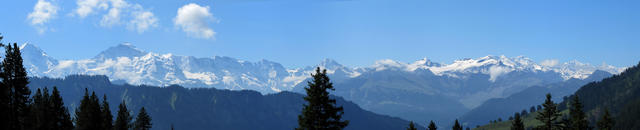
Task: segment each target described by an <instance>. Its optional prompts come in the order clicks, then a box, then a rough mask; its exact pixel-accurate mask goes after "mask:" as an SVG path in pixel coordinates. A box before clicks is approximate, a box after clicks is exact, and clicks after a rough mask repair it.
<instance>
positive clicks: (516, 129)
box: [511, 113, 524, 130]
mask: <svg viewBox="0 0 640 130" xmlns="http://www.w3.org/2000/svg"><path fill="white" fill-rule="evenodd" d="M511 130H524V123H522V119H521V118H520V113H516V114H515V115H514V118H513V122H512V123H511Z"/></svg>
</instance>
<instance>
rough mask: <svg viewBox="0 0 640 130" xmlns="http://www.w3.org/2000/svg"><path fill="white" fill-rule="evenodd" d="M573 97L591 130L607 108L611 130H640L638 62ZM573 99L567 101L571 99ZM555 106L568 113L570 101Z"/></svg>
mask: <svg viewBox="0 0 640 130" xmlns="http://www.w3.org/2000/svg"><path fill="white" fill-rule="evenodd" d="M574 95H577V96H579V97H580V100H581V102H582V104H583V106H584V109H583V110H584V111H585V113H586V114H587V119H588V120H589V122H590V123H591V124H590V125H591V126H592V127H595V122H596V121H598V120H599V119H600V118H601V116H602V115H603V114H604V110H605V109H608V110H609V111H610V112H611V114H612V115H613V118H614V128H613V129H620V130H633V129H640V124H639V122H638V121H639V120H640V109H638V107H640V63H639V64H638V65H636V66H633V67H630V68H627V69H626V70H625V71H624V72H622V73H620V74H617V75H613V76H611V77H608V78H605V79H603V80H602V81H596V82H590V83H588V84H586V85H584V86H582V87H580V89H578V90H577V91H576V92H575V93H574ZM574 95H572V96H574ZM572 96H569V97H568V98H567V99H572ZM540 102H542V100H541V101H540ZM558 104H559V107H558V108H559V109H560V110H561V111H564V112H567V111H568V110H567V107H568V104H569V102H568V101H567V100H564V101H562V102H560V103H558ZM565 114H566V113H565ZM530 115H531V114H530ZM528 118H533V117H528ZM525 120H531V119H525ZM508 123H510V122H509V121H504V122H500V123H494V124H490V125H485V126H482V127H480V128H481V129H483V128H491V129H508V128H509V127H510V125H508ZM534 124H535V123H534ZM525 125H526V124H525ZM529 125H531V124H529Z"/></svg>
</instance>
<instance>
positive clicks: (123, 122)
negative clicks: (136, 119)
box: [113, 101, 132, 130]
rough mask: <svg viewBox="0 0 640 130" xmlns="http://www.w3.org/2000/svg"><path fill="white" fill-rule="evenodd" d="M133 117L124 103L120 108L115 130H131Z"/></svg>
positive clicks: (114, 126)
mask: <svg viewBox="0 0 640 130" xmlns="http://www.w3.org/2000/svg"><path fill="white" fill-rule="evenodd" d="M131 119H132V117H131V115H130V113H129V110H128V109H127V105H126V103H125V102H124V101H122V103H120V106H118V116H117V117H116V121H115V124H114V125H113V128H114V130H129V128H131Z"/></svg>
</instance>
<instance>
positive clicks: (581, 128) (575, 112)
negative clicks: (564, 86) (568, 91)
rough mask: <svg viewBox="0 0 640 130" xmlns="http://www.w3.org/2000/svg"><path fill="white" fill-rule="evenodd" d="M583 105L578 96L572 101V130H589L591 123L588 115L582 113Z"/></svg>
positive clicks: (570, 111) (570, 118)
mask: <svg viewBox="0 0 640 130" xmlns="http://www.w3.org/2000/svg"><path fill="white" fill-rule="evenodd" d="M582 108H583V106H582V103H580V99H579V98H578V95H574V96H573V100H571V107H570V108H569V122H570V124H571V125H570V126H569V128H570V129H572V130H586V129H589V121H587V115H586V114H585V113H584V111H582Z"/></svg>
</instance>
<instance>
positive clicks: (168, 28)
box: [0, 0, 640, 67]
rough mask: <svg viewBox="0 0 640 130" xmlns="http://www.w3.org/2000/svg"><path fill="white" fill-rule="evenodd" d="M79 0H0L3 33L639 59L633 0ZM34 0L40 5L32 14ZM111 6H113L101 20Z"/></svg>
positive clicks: (179, 45)
mask: <svg viewBox="0 0 640 130" xmlns="http://www.w3.org/2000/svg"><path fill="white" fill-rule="evenodd" d="M85 1H87V0H80V1H76V0H40V1H37V0H12V1H2V2H0V3H1V4H2V5H4V6H3V7H2V8H0V16H1V17H2V20H0V33H2V35H3V36H4V37H5V39H4V40H3V42H18V43H24V42H29V43H33V44H36V45H38V46H39V47H41V48H42V49H43V50H45V51H46V52H47V53H48V54H49V55H51V56H53V57H56V58H58V59H85V58H91V57H93V56H95V55H96V54H98V53H99V52H100V51H102V50H105V49H106V48H108V47H110V46H115V45H117V44H120V43H123V42H130V43H132V44H133V45H135V46H137V47H138V48H141V49H144V50H148V51H153V52H159V53H173V54H177V55H191V56H197V57H210V56H215V55H219V56H230V57H234V58H238V59H242V60H249V61H257V60H261V59H267V60H271V61H276V62H279V63H282V64H283V65H284V66H286V67H300V66H307V65H313V64H317V63H318V62H320V61H321V60H322V59H324V58H331V59H335V60H336V61H338V62H340V63H342V64H345V65H348V66H368V65H370V64H372V63H373V62H374V61H375V60H380V59H394V60H398V61H402V62H412V61H415V60H418V59H421V58H423V57H427V58H429V59H432V60H433V61H437V62H444V63H450V62H452V61H453V60H456V59H462V58H477V57H482V56H485V55H506V56H509V57H513V56H520V55H523V56H526V57H530V58H532V59H534V60H536V61H542V60H547V59H557V60H559V61H561V62H564V61H569V60H573V59H575V60H579V61H582V62H587V63H591V64H595V65H600V64H602V63H603V62H606V63H607V64H611V65H615V66H630V65H635V64H637V63H638V61H639V60H640V54H638V51H637V50H638V48H640V8H637V6H638V5H640V2H638V1H630V0H629V1H627V0H618V1H588V0H563V1H557V0H549V1H547V0H535V1H513V0H483V1H459V0H453V1H449V0H448V1H430V0H174V1H157V0H96V1H97V2H98V3H102V4H104V6H100V4H97V6H93V8H91V9H93V11H91V12H89V13H87V12H88V11H86V10H85V11H78V10H79V7H81V6H80V4H79V3H82V2H85ZM88 1H91V0H88ZM38 2H40V3H41V4H40V5H41V6H40V8H36V11H35V12H40V13H32V12H34V8H35V7H36V5H37V3H38ZM118 2H120V6H119V7H115V6H114V3H118ZM123 2H124V3H125V4H122V3H123ZM43 3H44V4H43ZM47 3H48V4H47ZM85 3H86V2H85ZM45 7H46V8H45ZM50 7H53V8H50ZM83 7H84V6H83ZM113 8H116V9H118V11H119V13H116V14H118V17H115V18H114V17H110V18H111V19H109V20H104V19H105V18H104V17H109V16H108V15H110V14H109V12H110V10H111V9H113ZM40 9H43V10H40ZM47 9H48V10H47ZM179 9H184V11H183V12H182V13H179ZM37 10H40V11H37ZM54 10H55V13H52V11H54ZM79 12H83V13H79ZM30 14H32V16H31V17H30ZM82 14H84V15H82ZM143 14H144V15H143ZM105 21H106V22H105ZM109 21H110V22H109ZM134 21H137V22H134Z"/></svg>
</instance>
